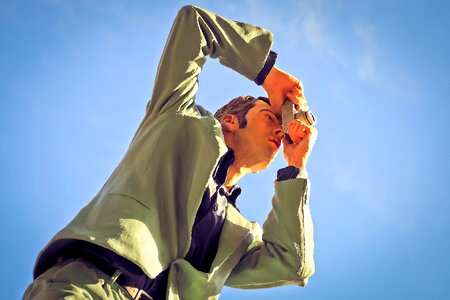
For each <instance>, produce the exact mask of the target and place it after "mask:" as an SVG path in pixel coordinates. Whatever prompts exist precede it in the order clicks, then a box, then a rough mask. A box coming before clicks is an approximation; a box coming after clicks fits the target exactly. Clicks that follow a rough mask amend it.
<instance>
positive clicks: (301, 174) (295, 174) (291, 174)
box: [277, 166, 308, 181]
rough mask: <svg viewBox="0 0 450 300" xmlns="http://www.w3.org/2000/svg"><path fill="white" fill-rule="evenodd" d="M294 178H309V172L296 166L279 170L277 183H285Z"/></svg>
mask: <svg viewBox="0 0 450 300" xmlns="http://www.w3.org/2000/svg"><path fill="white" fill-rule="evenodd" d="M294 178H303V179H306V178H308V172H306V169H301V168H297V167H294V166H287V167H285V168H282V169H279V170H278V172H277V181H284V180H289V179H294Z"/></svg>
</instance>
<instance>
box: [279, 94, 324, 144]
mask: <svg viewBox="0 0 450 300" xmlns="http://www.w3.org/2000/svg"><path fill="white" fill-rule="evenodd" d="M296 119H297V120H300V122H302V123H303V124H305V125H308V126H314V125H315V124H316V117H315V116H314V114H313V113H312V112H311V111H310V110H297V109H296V108H295V105H294V103H292V101H291V100H290V99H286V100H285V101H284V104H283V107H282V109H281V121H282V127H283V132H284V134H285V137H286V140H287V141H288V142H289V144H292V140H291V138H290V137H289V134H288V124H289V122H291V121H292V120H296Z"/></svg>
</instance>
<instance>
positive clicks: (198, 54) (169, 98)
mask: <svg viewBox="0 0 450 300" xmlns="http://www.w3.org/2000/svg"><path fill="white" fill-rule="evenodd" d="M272 39H273V37H272V33H270V32H269V31H267V30H265V29H263V28H260V27H256V26H253V25H249V24H245V23H240V22H234V21H231V20H228V19H226V18H223V17H221V16H219V15H216V14H214V13H212V12H209V11H207V10H204V9H201V8H198V7H195V6H185V7H183V8H182V9H181V10H180V11H179V13H178V16H177V17H176V19H175V21H174V24H173V26H172V29H171V31H170V35H169V38H168V40H167V42H166V45H165V48H164V52H163V54H162V57H161V60H160V63H159V67H158V72H157V75H156V80H155V85H154V88H153V94H152V99H151V101H150V103H149V105H148V111H147V112H148V113H149V114H150V115H152V114H160V113H163V112H165V111H168V110H171V109H175V110H180V109H186V108H188V107H190V106H191V105H193V104H194V99H195V94H196V92H197V89H198V75H199V74H200V71H201V69H202V66H203V64H204V63H205V60H206V56H208V55H209V56H211V57H212V58H217V57H218V58H219V60H220V63H221V64H223V65H225V66H227V67H229V68H231V69H233V70H235V71H236V72H238V73H240V74H242V75H243V76H245V77H247V78H248V79H250V80H255V79H257V77H258V74H259V73H260V72H261V70H262V69H263V67H264V65H265V64H266V61H267V59H268V57H269V53H270V48H271V46H272ZM273 63H274V59H273V62H272V65H273ZM268 67H269V70H270V68H271V67H272V66H270V65H269V66H268ZM259 80H260V79H259ZM258 83H259V84H261V83H262V82H258Z"/></svg>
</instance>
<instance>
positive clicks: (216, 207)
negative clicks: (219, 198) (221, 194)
mask: <svg viewBox="0 0 450 300" xmlns="http://www.w3.org/2000/svg"><path fill="white" fill-rule="evenodd" d="M213 209H214V211H217V210H218V209H219V205H217V203H215V204H214V207H213Z"/></svg>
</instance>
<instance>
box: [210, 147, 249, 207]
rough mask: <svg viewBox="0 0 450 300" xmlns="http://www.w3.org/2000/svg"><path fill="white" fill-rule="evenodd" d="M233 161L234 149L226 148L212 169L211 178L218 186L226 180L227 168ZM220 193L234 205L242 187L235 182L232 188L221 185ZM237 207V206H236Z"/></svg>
mask: <svg viewBox="0 0 450 300" xmlns="http://www.w3.org/2000/svg"><path fill="white" fill-rule="evenodd" d="M233 163H234V151H233V149H231V148H228V151H227V152H226V153H225V154H224V155H223V156H222V157H221V158H220V160H219V164H218V165H217V167H216V170H215V171H214V175H213V179H214V181H215V182H216V184H218V185H219V186H222V185H223V184H224V183H225V181H226V180H227V174H228V170H229V169H230V166H231V165H232V164H233ZM219 192H220V194H221V195H223V196H225V197H226V198H227V201H228V203H230V204H231V205H233V206H234V207H236V200H237V197H238V196H239V195H240V194H241V192H242V189H241V187H240V186H238V185H237V184H236V185H234V186H233V187H232V188H230V189H227V188H225V187H222V188H220V189H219ZM236 208H237V207H236Z"/></svg>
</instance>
